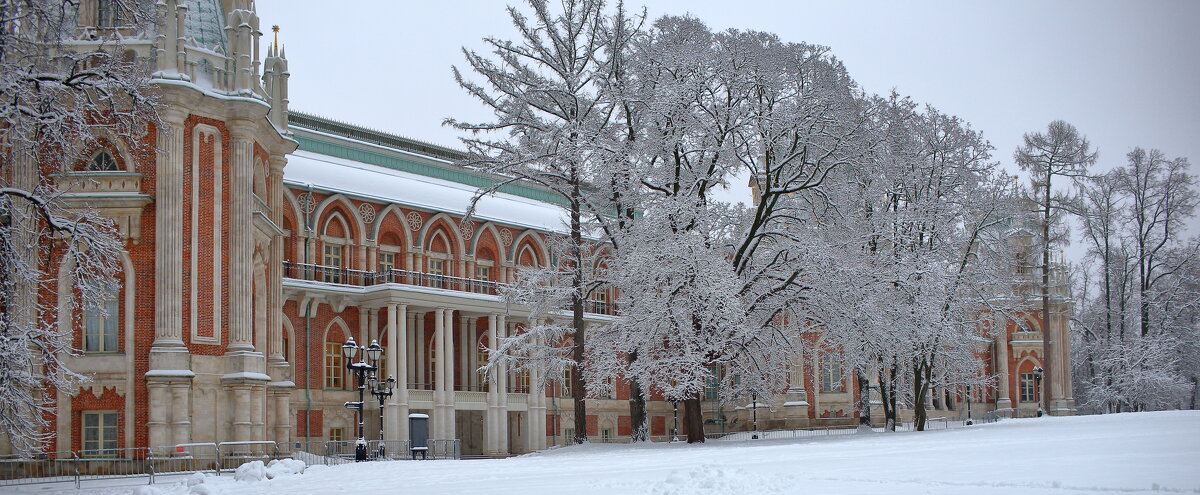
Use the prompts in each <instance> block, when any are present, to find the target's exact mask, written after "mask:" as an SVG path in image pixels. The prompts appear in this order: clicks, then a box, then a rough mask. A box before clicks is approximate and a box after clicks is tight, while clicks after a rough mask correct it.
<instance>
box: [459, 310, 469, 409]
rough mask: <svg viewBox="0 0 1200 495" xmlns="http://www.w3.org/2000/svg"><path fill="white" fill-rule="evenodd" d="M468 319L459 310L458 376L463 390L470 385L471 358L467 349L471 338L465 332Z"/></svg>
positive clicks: (467, 388)
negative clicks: (460, 378)
mask: <svg viewBox="0 0 1200 495" xmlns="http://www.w3.org/2000/svg"><path fill="white" fill-rule="evenodd" d="M470 320H471V319H470V318H468V317H467V316H466V315H463V314H462V313H461V312H459V316H458V341H459V346H458V373H459V376H461V377H462V381H461V385H462V387H463V390H470V385H471V374H470V373H469V371H470V368H471V360H470V359H471V358H469V357H467V351H468V350H469V348H470V347H471V346H470V343H471V340H470V339H469V338H468V337H467V336H468V335H469V333H468V332H467V323H468V322H469V321H470Z"/></svg>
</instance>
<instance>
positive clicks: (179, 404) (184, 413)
mask: <svg viewBox="0 0 1200 495" xmlns="http://www.w3.org/2000/svg"><path fill="white" fill-rule="evenodd" d="M170 388H171V436H172V440H173V441H174V443H175V444H176V445H178V444H181V443H191V442H192V416H191V404H192V401H191V395H192V384H191V383H189V382H173V383H171V386H170Z"/></svg>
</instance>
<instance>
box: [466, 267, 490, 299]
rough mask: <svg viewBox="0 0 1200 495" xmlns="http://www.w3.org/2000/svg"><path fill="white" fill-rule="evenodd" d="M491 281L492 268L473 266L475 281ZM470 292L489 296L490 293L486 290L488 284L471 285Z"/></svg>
mask: <svg viewBox="0 0 1200 495" xmlns="http://www.w3.org/2000/svg"><path fill="white" fill-rule="evenodd" d="M491 279H492V267H490V266H479V265H475V280H480V281H483V282H486V281H488V280H491ZM471 292H477V293H480V294H490V293H491V291H490V290H488V284H486V283H476V284H471Z"/></svg>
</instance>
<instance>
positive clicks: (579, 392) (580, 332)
mask: <svg viewBox="0 0 1200 495" xmlns="http://www.w3.org/2000/svg"><path fill="white" fill-rule="evenodd" d="M580 204H581V200H580V191H579V181H575V183H574V184H573V185H572V188H571V248H572V250H573V251H574V252H573V253H571V257H572V261H573V264H574V266H573V267H572V271H573V272H574V273H573V275H572V280H571V283H572V286H571V287H572V288H574V289H575V290H574V292H573V293H572V294H571V324H572V327H573V328H574V329H575V342H574V343H575V346H574V348H573V349H572V350H571V359H572V360H574V361H575V372H574V373H572V374H571V398H572V399H574V401H575V438H574V442H575V443H584V442H586V441H587V401H586V400H584V398H585V397H586V396H587V390H585V388H584V385H585V384H584V381H583V354H584V350H585V348H584V343H585V342H586V335H585V334H584V330H585V328H584V323H583V295H584V294H583V227H582V223H581V222H580Z"/></svg>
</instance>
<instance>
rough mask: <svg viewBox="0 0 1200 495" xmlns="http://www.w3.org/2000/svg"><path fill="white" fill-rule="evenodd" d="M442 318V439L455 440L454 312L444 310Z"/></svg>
mask: <svg viewBox="0 0 1200 495" xmlns="http://www.w3.org/2000/svg"><path fill="white" fill-rule="evenodd" d="M443 316H445V317H446V323H445V325H446V331H445V332H444V335H445V337H446V354H445V356H446V360H445V367H444V368H442V369H444V370H446V373H445V375H446V380H447V382H446V383H447V387H446V390H447V393H446V398H445V400H446V403H445V410H446V412H445V414H446V436H445V437H443V438H446V439H452V438H455V434H454V431H455V426H454V420H455V414H454V410H455V398H454V383H455V380H454V310H450V309H448V310H446V312H445V314H444V315H443Z"/></svg>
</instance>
